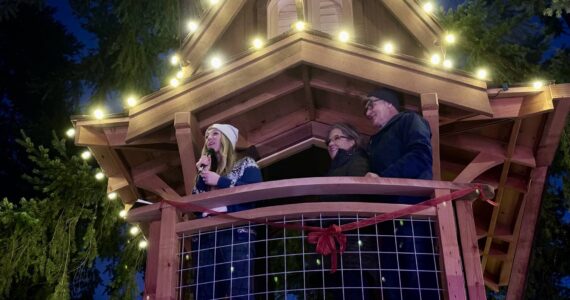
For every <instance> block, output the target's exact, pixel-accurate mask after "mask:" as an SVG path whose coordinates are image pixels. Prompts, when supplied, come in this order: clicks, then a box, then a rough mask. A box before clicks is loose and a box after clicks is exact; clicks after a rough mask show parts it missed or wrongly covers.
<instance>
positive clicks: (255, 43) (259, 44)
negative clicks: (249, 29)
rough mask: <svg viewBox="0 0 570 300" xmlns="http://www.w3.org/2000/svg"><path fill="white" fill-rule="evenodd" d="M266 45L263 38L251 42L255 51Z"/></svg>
mask: <svg viewBox="0 0 570 300" xmlns="http://www.w3.org/2000/svg"><path fill="white" fill-rule="evenodd" d="M264 44H265V43H264V42H263V40H262V39H261V38H258V37H256V38H254V39H253V40H252V41H251V46H252V47H253V49H256V50H259V49H261V48H263V45H264Z"/></svg>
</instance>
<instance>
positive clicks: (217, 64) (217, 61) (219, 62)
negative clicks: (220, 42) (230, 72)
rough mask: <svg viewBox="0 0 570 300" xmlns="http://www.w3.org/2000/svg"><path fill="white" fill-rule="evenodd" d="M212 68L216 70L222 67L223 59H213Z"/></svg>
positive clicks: (211, 61)
mask: <svg viewBox="0 0 570 300" xmlns="http://www.w3.org/2000/svg"><path fill="white" fill-rule="evenodd" d="M210 66H212V68H214V69H219V68H220V67H221V66H222V59H221V58H219V57H217V56H216V57H212V59H211V60H210Z"/></svg>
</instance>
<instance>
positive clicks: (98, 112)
mask: <svg viewBox="0 0 570 300" xmlns="http://www.w3.org/2000/svg"><path fill="white" fill-rule="evenodd" d="M93 116H94V117H95V119H97V120H101V119H103V118H104V117H105V112H103V110H102V109H101V108H96V109H95V110H94V111H93Z"/></svg>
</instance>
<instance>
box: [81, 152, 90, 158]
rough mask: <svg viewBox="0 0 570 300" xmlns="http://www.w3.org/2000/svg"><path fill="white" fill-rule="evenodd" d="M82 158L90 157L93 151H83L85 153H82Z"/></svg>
mask: <svg viewBox="0 0 570 300" xmlns="http://www.w3.org/2000/svg"><path fill="white" fill-rule="evenodd" d="M81 158H83V160H88V159H90V158H91V152H90V151H89V150H85V151H83V153H81Z"/></svg>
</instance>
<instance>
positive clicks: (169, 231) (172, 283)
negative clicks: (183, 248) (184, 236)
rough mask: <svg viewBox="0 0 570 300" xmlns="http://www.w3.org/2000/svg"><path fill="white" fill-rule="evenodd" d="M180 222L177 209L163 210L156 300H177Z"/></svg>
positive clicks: (170, 207) (168, 208)
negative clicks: (178, 226)
mask: <svg viewBox="0 0 570 300" xmlns="http://www.w3.org/2000/svg"><path fill="white" fill-rule="evenodd" d="M177 222H178V213H177V212H176V208H174V207H172V206H167V207H165V208H163V209H162V212H161V220H160V239H159V240H160V244H159V248H158V272H157V280H156V299H157V300H173V299H176V284H177V282H178V278H177V272H176V271H177V270H178V263H179V257H178V248H179V247H178V236H177V235H176V230H175V226H176V223H177Z"/></svg>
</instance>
